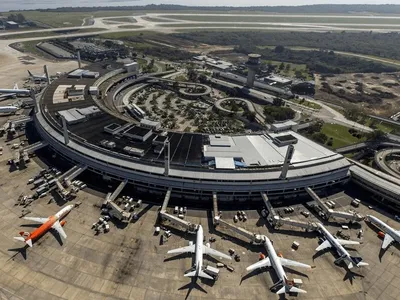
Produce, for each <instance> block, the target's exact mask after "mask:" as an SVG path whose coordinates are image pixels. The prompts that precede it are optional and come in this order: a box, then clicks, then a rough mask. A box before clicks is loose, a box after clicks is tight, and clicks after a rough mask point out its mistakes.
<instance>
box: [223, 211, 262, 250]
mask: <svg viewBox="0 0 400 300" xmlns="http://www.w3.org/2000/svg"><path fill="white" fill-rule="evenodd" d="M216 219H218V224H220V225H221V226H224V227H227V228H228V229H230V230H232V231H234V232H235V233H237V234H238V235H241V236H243V237H245V238H246V239H248V240H250V241H251V243H253V244H256V245H260V244H262V242H263V240H262V235H260V234H255V233H252V232H250V231H248V230H246V229H244V228H241V227H238V226H235V225H233V224H230V223H228V222H225V221H224V220H222V219H221V218H219V217H217V218H216Z"/></svg>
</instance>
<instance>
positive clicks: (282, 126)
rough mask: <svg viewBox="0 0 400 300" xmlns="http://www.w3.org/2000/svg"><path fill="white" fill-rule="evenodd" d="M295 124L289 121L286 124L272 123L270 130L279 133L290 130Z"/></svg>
mask: <svg viewBox="0 0 400 300" xmlns="http://www.w3.org/2000/svg"><path fill="white" fill-rule="evenodd" d="M296 125H297V123H296V122H294V121H292V120H289V121H286V122H280V123H274V124H272V125H271V130H272V131H273V132H281V131H285V130H290V129H292V128H293V127H294V126H296Z"/></svg>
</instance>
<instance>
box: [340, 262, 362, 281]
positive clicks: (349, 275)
mask: <svg viewBox="0 0 400 300" xmlns="http://www.w3.org/2000/svg"><path fill="white" fill-rule="evenodd" d="M345 265H346V264H345ZM344 269H345V270H346V274H345V275H344V277H343V281H346V280H349V282H350V284H351V285H353V280H354V279H355V278H356V277H361V278H364V277H365V276H364V275H362V274H358V273H355V272H353V271H351V270H350V269H349V268H348V267H347V266H346V267H344Z"/></svg>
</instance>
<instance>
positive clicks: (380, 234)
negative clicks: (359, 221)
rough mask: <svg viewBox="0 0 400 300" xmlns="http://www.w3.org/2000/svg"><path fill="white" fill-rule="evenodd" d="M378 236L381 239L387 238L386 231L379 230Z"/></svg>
mask: <svg viewBox="0 0 400 300" xmlns="http://www.w3.org/2000/svg"><path fill="white" fill-rule="evenodd" d="M378 236H379V237H380V238H381V239H384V238H385V233H384V232H383V231H379V232H378Z"/></svg>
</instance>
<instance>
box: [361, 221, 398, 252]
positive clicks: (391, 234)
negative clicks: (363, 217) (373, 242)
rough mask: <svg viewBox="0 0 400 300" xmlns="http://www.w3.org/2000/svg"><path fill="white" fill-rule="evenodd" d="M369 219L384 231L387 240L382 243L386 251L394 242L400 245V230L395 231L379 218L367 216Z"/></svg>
mask: <svg viewBox="0 0 400 300" xmlns="http://www.w3.org/2000/svg"><path fill="white" fill-rule="evenodd" d="M367 219H368V220H369V221H370V222H371V223H373V224H374V225H375V226H377V227H378V228H380V229H382V231H383V232H384V233H385V238H384V239H383V242H382V249H383V250H386V248H387V247H389V246H390V244H391V243H393V242H397V243H400V230H395V229H393V228H392V227H390V226H389V225H388V224H386V223H385V222H383V221H381V220H379V219H378V218H377V217H374V216H370V215H367Z"/></svg>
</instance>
